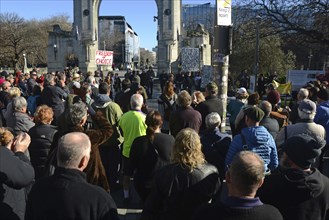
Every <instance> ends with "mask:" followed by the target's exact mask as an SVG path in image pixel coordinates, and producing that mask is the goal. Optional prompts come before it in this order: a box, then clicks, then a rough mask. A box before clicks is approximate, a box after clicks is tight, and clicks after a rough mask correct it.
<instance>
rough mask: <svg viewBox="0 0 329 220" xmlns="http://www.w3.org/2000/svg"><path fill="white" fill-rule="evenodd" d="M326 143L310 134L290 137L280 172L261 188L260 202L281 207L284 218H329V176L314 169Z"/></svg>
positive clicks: (284, 149)
mask: <svg viewBox="0 0 329 220" xmlns="http://www.w3.org/2000/svg"><path fill="white" fill-rule="evenodd" d="M324 145H325V142H324V141H323V140H319V139H316V138H313V137H311V136H310V135H308V134H299V135H295V136H292V137H290V138H288V140H287V142H286V145H285V146H284V148H283V155H282V157H281V159H280V169H279V171H278V172H276V173H273V174H271V175H270V176H268V177H266V178H265V181H264V184H263V186H262V187H261V188H260V189H259V190H258V196H259V198H260V199H261V201H262V202H264V203H267V204H270V205H273V206H275V207H276V208H278V209H279V211H280V212H281V214H282V216H283V218H284V219H294V220H304V219H305V220H306V219H317V220H326V219H328V217H329V216H328V214H329V179H328V178H327V177H326V176H324V175H323V174H322V173H321V172H320V171H319V170H318V169H316V168H312V165H313V164H314V162H315V161H316V160H317V158H318V157H319V156H320V154H321V150H322V148H323V147H324Z"/></svg>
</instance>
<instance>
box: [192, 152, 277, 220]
mask: <svg viewBox="0 0 329 220" xmlns="http://www.w3.org/2000/svg"><path fill="white" fill-rule="evenodd" d="M264 179H265V175H264V161H263V160H262V159H261V158H260V157H259V156H258V155H257V154H255V153H253V152H251V151H241V152H239V153H237V155H236V156H235V157H234V159H233V161H232V163H231V164H230V166H229V168H228V170H227V172H226V182H225V183H224V184H226V185H225V186H227V195H224V196H222V198H223V199H221V200H220V201H219V202H216V203H212V204H207V205H204V206H202V207H200V208H199V209H198V210H197V211H196V213H195V214H194V215H193V218H192V220H204V219H207V220H219V219H220V220H228V219H229V220H234V219H243V220H251V219H252V220H255V219H266V220H281V219H283V218H282V215H281V214H280V212H279V210H278V209H277V208H275V207H273V206H272V205H268V204H264V203H263V201H261V200H260V199H259V197H257V196H256V193H257V190H258V189H259V188H260V187H261V186H262V184H263V182H264Z"/></svg>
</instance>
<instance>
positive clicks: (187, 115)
mask: <svg viewBox="0 0 329 220" xmlns="http://www.w3.org/2000/svg"><path fill="white" fill-rule="evenodd" d="M191 103H192V97H191V96H190V94H189V93H188V92H187V91H186V90H182V91H181V92H180V93H179V94H178V97H177V100H176V104H177V108H176V110H175V111H173V112H172V113H171V114H170V121H169V129H170V133H171V135H172V136H174V137H176V135H177V134H178V132H179V131H180V130H182V129H183V128H192V129H194V130H195V131H196V132H197V133H199V130H200V126H201V123H202V116H201V114H200V112H198V111H196V110H194V109H193V108H192V107H191Z"/></svg>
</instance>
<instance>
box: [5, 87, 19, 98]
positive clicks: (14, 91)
mask: <svg viewBox="0 0 329 220" xmlns="http://www.w3.org/2000/svg"><path fill="white" fill-rule="evenodd" d="M8 93H9V95H10V97H11V98H15V97H20V96H21V90H20V89H19V88H18V87H13V88H11V89H9V91H8Z"/></svg>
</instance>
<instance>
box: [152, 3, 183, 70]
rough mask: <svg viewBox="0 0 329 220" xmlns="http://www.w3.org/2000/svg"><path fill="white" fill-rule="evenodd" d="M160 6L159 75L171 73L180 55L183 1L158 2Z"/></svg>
mask: <svg viewBox="0 0 329 220" xmlns="http://www.w3.org/2000/svg"><path fill="white" fill-rule="evenodd" d="M156 3H157V6H158V53H157V58H158V60H157V61H158V73H161V72H162V71H166V72H171V71H174V72H176V70H173V69H172V63H173V62H175V61H176V60H177V58H178V55H179V35H180V33H181V5H182V1H181V0H156Z"/></svg>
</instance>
